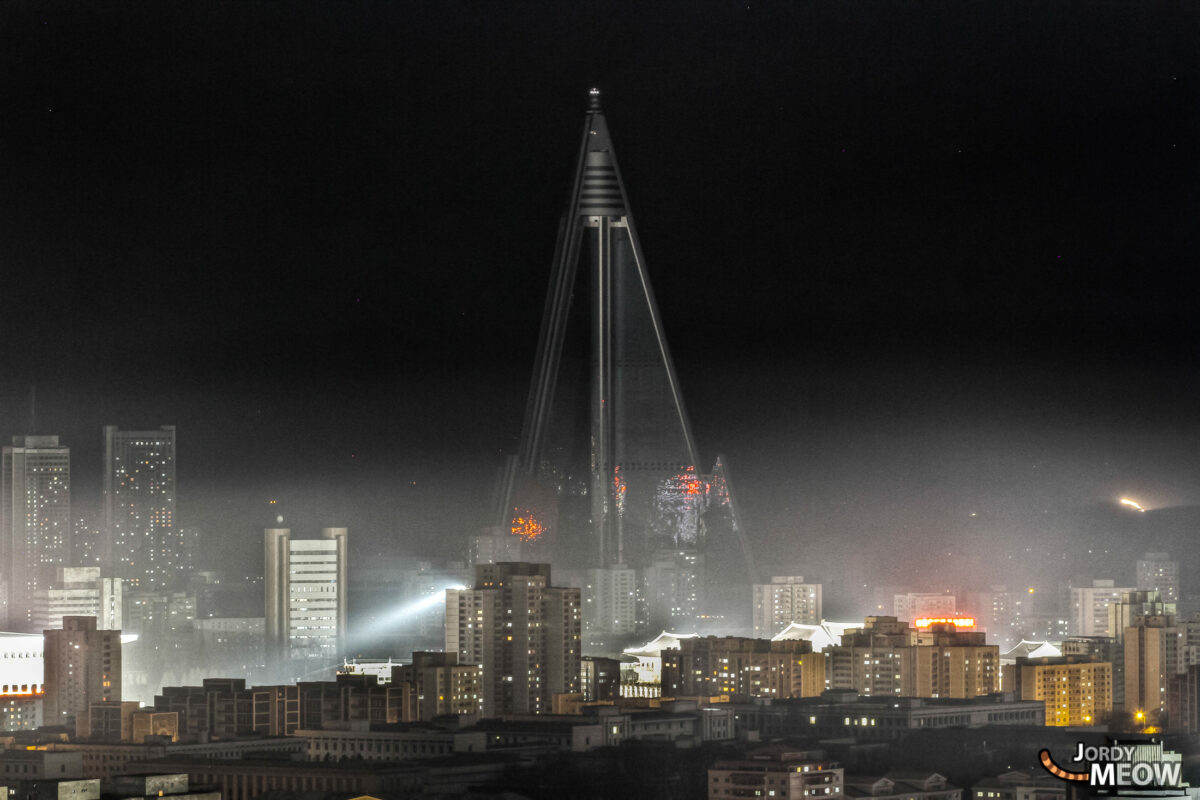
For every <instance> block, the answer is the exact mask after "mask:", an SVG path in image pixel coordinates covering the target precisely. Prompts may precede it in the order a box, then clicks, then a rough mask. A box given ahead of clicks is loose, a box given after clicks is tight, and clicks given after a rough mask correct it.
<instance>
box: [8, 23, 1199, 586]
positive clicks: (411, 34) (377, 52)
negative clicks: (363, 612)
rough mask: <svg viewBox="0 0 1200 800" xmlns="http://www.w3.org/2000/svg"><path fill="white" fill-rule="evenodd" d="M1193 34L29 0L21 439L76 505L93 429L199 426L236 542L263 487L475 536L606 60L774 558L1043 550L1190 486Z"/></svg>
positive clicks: (19, 132) (515, 420)
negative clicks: (48, 456)
mask: <svg viewBox="0 0 1200 800" xmlns="http://www.w3.org/2000/svg"><path fill="white" fill-rule="evenodd" d="M1197 42H1200V6H1197V5H1196V4H1192V3H1153V2H1151V3H1101V2H1086V3H1083V2H1079V3H1071V2H1062V3H1053V4H1044V3H1032V2H1031V3H1003V4H1001V3H979V2H946V3H936V2H935V3H920V4H917V3H888V2H871V3H866V2H861V3H860V2H849V3H824V2H822V3H765V4H764V3H758V2H753V1H751V2H749V3H747V2H740V3H694V2H688V3H656V4H649V5H647V4H642V3H616V2H577V3H561V4H557V3H511V4H487V3H470V4H469V3H408V2H390V3H366V2H348V3H333V2H330V3H295V2H288V3H254V4H246V3H242V2H230V3H218V2H203V3H188V2H183V3H170V4H163V3H134V2H122V3H100V4H93V3H84V2H71V3H67V2H63V3H58V2H14V1H13V0H9V1H8V2H5V3H4V4H2V5H0V274H2V275H3V282H2V284H0V297H2V298H3V302H2V305H0V331H2V336H0V435H3V436H9V435H13V434H23V433H28V432H30V431H29V427H30V409H29V405H30V404H29V394H30V387H31V386H32V385H36V397H37V421H36V427H37V432H39V433H58V434H60V435H61V436H62V437H63V438H64V440H65V443H67V444H69V445H70V446H71V447H72V449H73V452H74V467H73V469H74V476H73V477H74V482H75V496H76V500H77V506H78V507H79V509H80V511H81V512H84V513H87V512H88V511H89V510H90V509H91V508H92V507H94V506H95V505H96V504H97V501H98V497H99V474H100V426H101V425H103V424H106V423H111V424H118V425H121V426H122V427H128V428H138V427H143V426H151V427H153V426H158V425H161V424H172V423H173V424H177V425H178V426H179V485H180V488H179V491H180V516H181V519H182V521H183V522H184V524H195V525H199V526H200V527H202V528H203V529H204V530H205V532H206V535H207V537H208V538H207V540H206V541H207V542H208V543H209V544H210V545H211V546H212V547H211V551H210V552H209V554H208V555H207V556H206V557H205V561H206V563H211V564H212V565H215V566H230V565H241V566H245V567H246V568H247V570H248V571H254V568H255V565H253V563H252V562H253V561H254V559H255V558H261V556H260V555H259V554H260V546H261V545H260V541H261V539H260V533H259V530H260V528H261V525H262V523H263V522H264V521H265V520H266V519H267V512H268V506H267V501H268V500H269V499H277V500H279V507H281V508H283V509H284V510H285V513H286V515H287V517H288V522H289V523H290V524H291V525H292V527H294V528H296V529H298V530H301V531H304V530H310V531H315V530H316V529H317V528H319V527H321V526H322V525H329V524H347V525H349V526H350V527H351V529H352V534H351V535H352V537H354V541H355V553H356V554H357V557H360V558H361V557H366V556H370V555H373V554H376V553H381V552H388V551H390V552H392V553H403V554H416V553H421V552H426V553H429V554H431V555H437V556H450V555H457V554H459V552H460V550H461V549H462V548H464V547H465V544H466V539H467V536H468V535H471V534H473V533H475V532H476V530H475V529H476V527H477V526H479V525H482V524H485V523H486V522H487V519H486V513H485V511H486V504H487V501H488V499H489V495H490V493H491V491H492V487H493V482H494V478H495V473H496V470H497V469H498V467H499V466H500V463H501V458H502V455H503V454H506V453H508V452H510V451H511V450H512V449H514V448H515V446H516V442H517V438H518V436H519V434H520V425H521V418H522V411H523V408H524V403H525V395H526V391H527V387H528V382H529V378H530V373H531V369H532V365H533V361H534V347H535V344H536V338H537V331H538V326H539V322H540V316H541V311H542V305H543V300H544V294H545V289H546V283H547V281H548V278H549V269H550V261H551V256H552V252H553V248H554V237H555V233H556V226H557V221H558V216H559V214H560V213H561V210H562V205H563V203H564V201H565V199H566V193H567V191H568V190H569V188H570V187H569V181H570V178H571V169H572V168H573V164H574V157H575V149H576V147H577V146H578V141H579V134H580V131H581V125H582V122H583V112H584V109H585V105H586V93H587V90H588V89H589V88H590V87H592V86H593V85H595V86H599V87H600V88H601V89H602V90H603V92H604V104H605V109H606V111H607V115H608V120H609V123H610V126H611V129H612V132H613V136H614V139H615V146H616V151H617V155H618V158H619V160H620V164H621V169H622V172H623V175H624V179H625V183H626V188H627V190H628V193H629V197H630V203H631V206H632V210H633V214H634V216H635V219H636V220H637V224H638V229H639V233H640V235H641V238H642V244H643V246H644V249H645V251H646V255H647V258H648V268H649V270H650V273H651V277H652V279H653V281H654V286H655V291H656V294H657V297H658V301H659V305H660V309H661V312H662V319H663V322H664V325H665V327H666V330H667V334H668V337H669V339H670V344H671V347H672V351H673V356H674V359H675V362H676V367H677V369H678V372H679V374H680V378H681V382H682V384H683V389H684V392H685V397H686V401H687V404H688V408H689V412H690V414H691V417H692V422H693V426H694V428H695V432H696V435H697V440H698V444H699V447H700V449H701V454H702V457H703V458H704V459H705V460H706V461H711V460H712V459H713V458H715V456H716V454H717V453H723V454H724V455H725V456H726V458H727V460H728V461H729V463H730V465H731V468H732V474H733V477H734V481H735V485H736V488H737V491H738V494H739V500H740V501H741V503H742V506H743V509H742V511H743V514H744V516H745V517H746V518H747V521H748V522H749V524H750V527H751V532H750V535H751V537H752V540H753V542H754V544H755V547H756V549H757V550H758V552H759V554H760V556H761V557H762V559H763V560H767V559H769V560H771V561H772V562H773V563H778V564H792V565H794V566H795V568H796V569H797V570H803V571H804V574H813V575H814V577H821V576H825V577H829V576H832V575H834V574H835V573H840V572H841V571H844V570H845V569H847V568H848V567H849V565H851V564H855V565H858V564H867V565H869V567H870V569H871V570H875V571H877V572H878V577H879V578H880V579H881V580H884V579H886V580H896V581H899V580H902V579H907V580H916V579H915V578H914V572H915V567H916V566H918V565H919V564H920V563H922V562H924V563H928V562H929V560H930V559H932V558H934V557H936V558H939V559H940V558H942V555H941V554H944V553H951V554H954V555H951V556H946V557H945V558H946V559H947V561H946V562H945V564H946V565H955V566H962V567H964V568H965V569H967V570H968V571H969V572H970V570H975V571H974V572H970V574H971V575H976V574H978V575H985V574H986V575H987V576H989V577H991V578H992V579H999V580H1013V581H1015V580H1016V578H1006V577H1005V574H1006V573H1004V572H1003V570H1000V571H997V570H996V569H995V568H994V563H995V560H996V559H1004V560H1007V561H1008V563H1009V564H1012V563H1013V560H1012V559H1011V558H1010V556H1012V555H1014V554H1018V555H1019V554H1020V553H1022V552H1024V548H1026V547H1040V546H1042V545H1044V543H1045V542H1046V541H1047V536H1048V535H1049V528H1051V527H1053V528H1054V529H1055V530H1062V531H1069V535H1071V536H1077V537H1085V538H1079V539H1077V540H1076V542H1077V543H1078V544H1079V545H1080V546H1082V545H1083V544H1085V543H1086V544H1091V541H1090V540H1088V539H1086V537H1087V536H1093V535H1095V536H1098V535H1099V534H1097V533H1096V532H1095V531H1094V530H1092V531H1090V532H1089V530H1088V529H1087V526H1086V525H1085V526H1083V527H1080V525H1079V524H1075V523H1071V524H1067V523H1063V524H1061V525H1059V524H1058V523H1050V522H1047V520H1049V519H1062V518H1063V517H1062V515H1064V514H1065V515H1067V516H1068V517H1069V516H1070V514H1071V510H1072V509H1079V508H1086V507H1088V506H1091V505H1093V504H1096V503H1111V502H1114V501H1115V500H1116V499H1118V498H1119V497H1121V496H1130V497H1134V498H1136V499H1138V500H1139V501H1140V502H1142V503H1143V504H1144V505H1146V506H1148V507H1152V508H1160V507H1164V506H1177V505H1190V504H1198V503H1200V447H1198V444H1200V439H1198V434H1200V372H1198V370H1197V366H1198V364H1197V358H1198V352H1197V348H1198V345H1200V315H1198V314H1197V309H1196V302H1197V296H1198V289H1200V286H1198V285H1197V284H1198V280H1197V271H1196V253H1197V252H1198V246H1200V232H1198V231H1200V229H1198V226H1197V219H1198V213H1200V152H1198V147H1200V139H1198V134H1200V91H1198V89H1200V46H1198V45H1197ZM703 466H704V467H705V468H707V467H708V466H709V464H705V465H703ZM972 514H974V516H972ZM1056 525H1057V527H1055V526H1056ZM1055 541H1056V542H1057V540H1055ZM1101 544H1103V543H1101ZM1138 544H1139V545H1140V544H1141V542H1138ZM1153 544H1154V542H1152V541H1147V542H1146V545H1147V547H1149V546H1151V545H1153ZM1055 546H1057V544H1056V545H1055ZM868 552H869V553H870V555H866V554H867V553H868ZM1030 558H1031V557H1029V556H1026V557H1025V560H1029V559H1030ZM1034 560H1036V559H1034ZM1118 566H1119V568H1120V569H1127V570H1128V571H1129V573H1130V574H1129V576H1128V577H1130V578H1131V577H1132V565H1131V564H1128V565H1124V564H1122V565H1118ZM1098 569H1099V568H1098ZM1110 572H1111V570H1110ZM1107 576H1108V575H1107V574H1100V573H1098V574H1097V577H1107ZM1115 577H1118V578H1122V577H1126V576H1123V575H1120V574H1118V575H1116V576H1115Z"/></svg>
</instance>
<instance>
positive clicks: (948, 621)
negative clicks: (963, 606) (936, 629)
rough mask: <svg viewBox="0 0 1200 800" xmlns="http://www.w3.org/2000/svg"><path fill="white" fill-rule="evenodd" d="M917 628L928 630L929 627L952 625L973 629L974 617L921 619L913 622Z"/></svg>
mask: <svg viewBox="0 0 1200 800" xmlns="http://www.w3.org/2000/svg"><path fill="white" fill-rule="evenodd" d="M913 625H915V626H916V627H918V628H928V627H929V626H930V625H953V626H954V627H956V628H974V627H975V618H974V617H921V618H920V619H917V620H913Z"/></svg>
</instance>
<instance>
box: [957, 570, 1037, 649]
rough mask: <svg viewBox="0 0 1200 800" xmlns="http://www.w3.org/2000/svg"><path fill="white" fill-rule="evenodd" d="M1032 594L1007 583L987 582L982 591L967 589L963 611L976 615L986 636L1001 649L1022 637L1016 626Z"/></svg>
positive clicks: (1028, 608)
mask: <svg viewBox="0 0 1200 800" xmlns="http://www.w3.org/2000/svg"><path fill="white" fill-rule="evenodd" d="M1032 599H1033V595H1031V594H1028V593H1022V592H1016V591H1010V590H1009V589H1008V588H1007V587H1006V586H989V587H988V590H987V591H985V592H968V593H967V608H966V611H967V612H968V613H969V614H971V615H972V616H973V617H975V620H976V623H977V624H978V625H979V627H980V628H982V629H983V630H985V631H987V635H988V639H990V640H991V641H992V642H995V643H996V644H997V645H998V646H1000V647H1001V648H1004V649H1008V648H1009V647H1013V646H1014V645H1016V644H1017V642H1019V641H1020V640H1021V636H1020V634H1019V632H1018V631H1016V630H1015V629H1016V628H1018V626H1019V624H1020V622H1021V618H1022V616H1024V615H1025V614H1028V613H1029V612H1030V610H1031V609H1030V604H1031V601H1032Z"/></svg>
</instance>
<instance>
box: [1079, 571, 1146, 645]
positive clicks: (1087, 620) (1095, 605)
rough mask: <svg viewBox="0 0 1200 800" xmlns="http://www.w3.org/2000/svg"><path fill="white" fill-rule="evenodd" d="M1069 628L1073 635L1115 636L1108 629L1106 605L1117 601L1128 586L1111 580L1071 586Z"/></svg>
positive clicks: (1126, 590) (1128, 590)
mask: <svg viewBox="0 0 1200 800" xmlns="http://www.w3.org/2000/svg"><path fill="white" fill-rule="evenodd" d="M1070 591H1071V600H1070V603H1071V608H1070V611H1071V628H1072V635H1074V636H1116V635H1119V634H1118V633H1116V632H1114V631H1110V630H1109V629H1108V607H1109V605H1111V604H1112V603H1116V602H1119V601H1120V600H1121V598H1122V596H1123V595H1124V594H1125V593H1126V592H1133V591H1137V590H1136V589H1133V588H1131V587H1129V586H1115V585H1114V582H1113V581H1111V580H1094V581H1092V585H1091V586H1072V587H1071V590H1070Z"/></svg>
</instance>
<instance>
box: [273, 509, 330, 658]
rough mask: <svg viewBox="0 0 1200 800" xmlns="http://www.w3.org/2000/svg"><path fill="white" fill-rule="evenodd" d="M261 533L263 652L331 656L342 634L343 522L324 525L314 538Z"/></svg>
mask: <svg viewBox="0 0 1200 800" xmlns="http://www.w3.org/2000/svg"><path fill="white" fill-rule="evenodd" d="M263 539H264V547H265V561H264V564H265V573H264V581H263V585H264V595H265V613H264V617H265V623H264V626H265V630H266V645H267V655H268V658H269V659H272V660H276V661H280V660H283V661H294V660H319V661H327V662H329V663H334V662H336V661H337V660H338V658H340V656H341V654H342V652H343V649H344V646H345V636H346V613H347V603H346V596H347V588H348V583H347V561H348V559H347V556H348V551H347V546H346V539H347V530H346V528H324V529H323V530H322V531H321V536H320V538H318V539H293V538H292V532H291V530H289V529H287V528H267V529H266V530H265V531H264V533H263Z"/></svg>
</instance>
